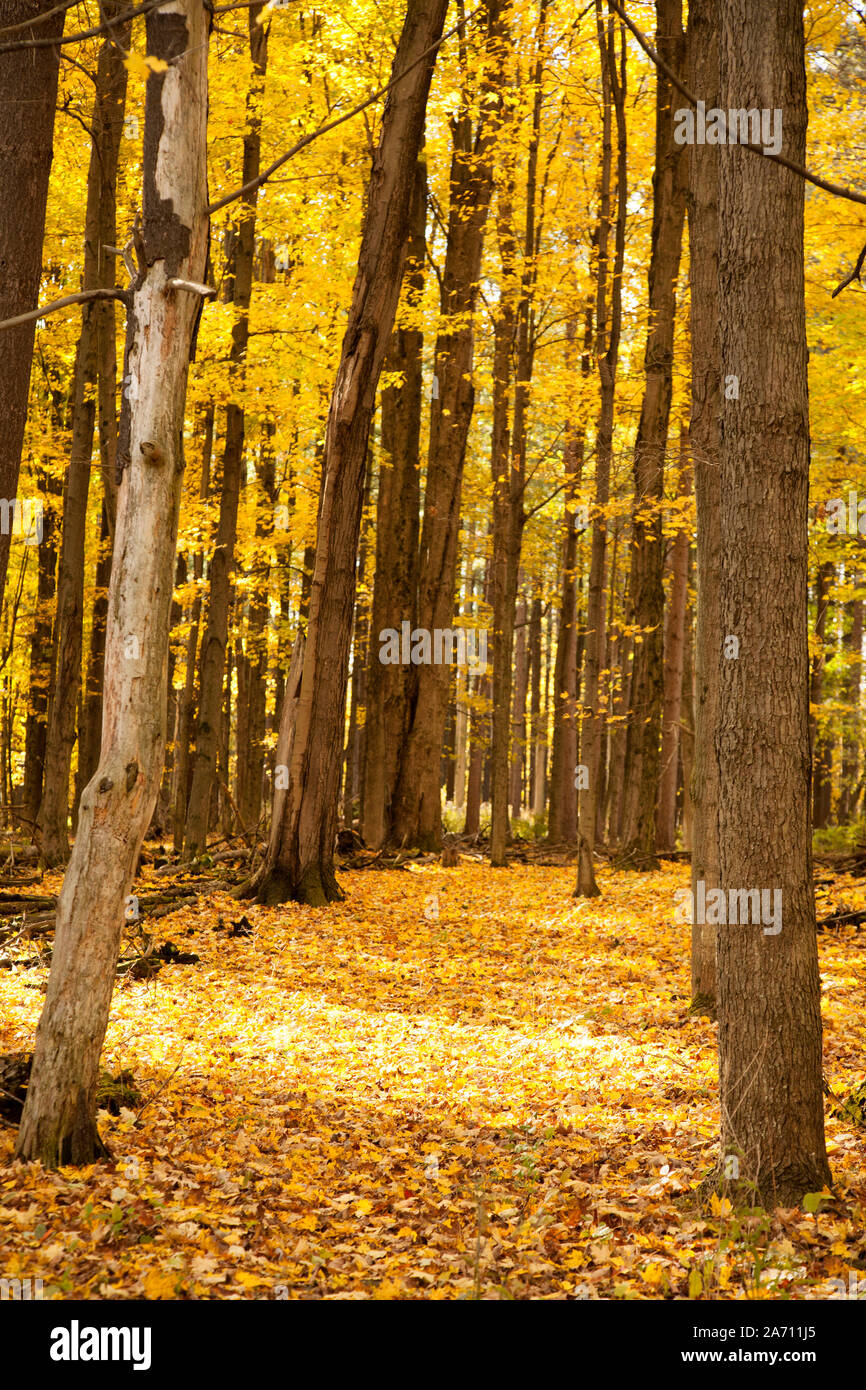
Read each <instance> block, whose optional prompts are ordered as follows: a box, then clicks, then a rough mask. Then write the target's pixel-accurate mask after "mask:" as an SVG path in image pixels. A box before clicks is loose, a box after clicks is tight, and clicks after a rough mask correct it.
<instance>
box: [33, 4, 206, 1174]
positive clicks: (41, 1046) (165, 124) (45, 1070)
mask: <svg viewBox="0 0 866 1390" xmlns="http://www.w3.org/2000/svg"><path fill="white" fill-rule="evenodd" d="M146 22H147V52H148V54H150V55H152V56H153V57H154V58H158V59H160V60H161V63H162V67H163V70H162V71H160V72H152V73H151V75H150V76H149V77H148V79H147V88H146V104H145V133H144V168H143V182H144V193H143V209H144V212H143V223H142V231H141V235H140V238H139V253H140V256H141V264H140V267H139V272H138V276H137V278H136V280H135V283H134V286H133V289H132V301H131V305H130V310H129V314H130V322H129V331H128V337H127V354H126V363H125V374H126V376H127V378H128V382H129V389H128V391H127V394H126V398H125V406H124V412H125V416H124V421H123V422H122V427H121V436H120V439H121V443H120V447H119V449H118V466H119V468H121V469H122V479H123V480H122V483H121V487H120V494H119V498H118V511H117V532H116V537H115V562H114V567H113V570H112V575H111V591H110V595H109V603H108V638H107V645H106V663H105V708H104V718H103V736H102V752H101V756H100V761H99V767H98V768H97V770H96V773H95V775H94V777H93V779H92V781H91V782H90V783H89V784H88V786H87V787H86V788H85V791H84V795H83V797H82V800H81V809H80V814H79V827H78V835H77V836H76V840H75V846H74V849H73V851H72V858H71V860H70V864H69V868H68V869H67V872H66V877H65V878H64V881H63V888H62V890H61V893H60V898H59V902H58V907H57V928H56V934H55V947H54V957H53V961H52V965H51V975H50V977H49V981H48V994H47V997H46V1001H45V1008H44V1010H43V1013H42V1018H41V1020H40V1023H39V1028H38V1030H37V1034H36V1048H35V1055H34V1060H33V1070H32V1073H31V1078H30V1085H29V1088H28V1091H27V1100H26V1103H25V1106H24V1114H23V1116H22V1120H21V1128H20V1131H19V1134H18V1143H17V1146H16V1154H17V1156H18V1157H19V1158H25V1159H41V1161H42V1162H43V1163H44V1164H45V1165H46V1166H48V1167H54V1166H56V1165H58V1164H63V1163H90V1162H92V1161H93V1159H94V1158H96V1157H98V1156H99V1155H100V1154H102V1153H104V1147H103V1145H102V1142H101V1140H100V1138H99V1135H98V1132H97V1128H96V1112H95V1103H96V1085H97V1076H98V1063H99V1054H100V1051H101V1049H102V1043H103V1039H104V1037H105V1030H106V1027H107V1024H108V1014H109V1006H110V1003H111V995H112V990H113V987H114V977H115V968H116V964H117V952H118V947H119V943H120V934H121V928H122V925H123V918H124V900H125V897H126V895H127V894H128V892H129V889H130V886H131V884H132V879H133V874H134V872H135V866H136V863H137V860H138V854H139V850H140V848H141V842H142V839H143V837H144V833H145V831H146V829H147V826H148V823H149V821H150V816H151V812H152V810H153V806H154V802H155V800H156V795H157V792H158V790H159V780H160V775H161V772H162V763H163V754H164V750H165V734H166V731H165V727H164V721H165V693H166V692H165V680H166V653H167V648H168V635H169V612H170V608H171V598H172V581H173V578H174V561H175V546H176V543H177V524H178V511H179V507H180V491H181V480H182V475H183V422H184V401H185V395H186V380H187V372H188V364H189V357H190V350H191V345H192V339H193V331H194V327H195V324H196V320H197V316H198V313H199V309H200V303H201V301H200V298H199V295H198V294H197V293H191V292H190V291H189V290H187V289H184V288H175V287H173V282H174V281H176V280H184V281H191V282H193V283H199V284H200V283H201V281H202V278H203V275H204V269H205V259H206V255H207V238H208V217H207V187H206V144H205V131H206V121H207V54H208V29H209V25H208V19H207V17H206V15H205V10H204V6H203V4H202V3H201V0H173V3H172V4H170V5H166V6H164V7H163V8H162V9H159V10H152V11H151V12H150V13H149V14H148V16H147V21H146ZM181 57H182V61H177V60H178V59H179V58H181ZM145 326H146V328H147V332H146V333H145V332H144V331H142V330H143V329H144V327H145ZM130 402H131V403H132V405H131V408H130Z"/></svg>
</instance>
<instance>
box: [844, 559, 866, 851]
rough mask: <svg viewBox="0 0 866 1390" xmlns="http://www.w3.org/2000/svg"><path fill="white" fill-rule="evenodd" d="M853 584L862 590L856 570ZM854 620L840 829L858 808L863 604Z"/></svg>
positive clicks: (848, 649)
mask: <svg viewBox="0 0 866 1390" xmlns="http://www.w3.org/2000/svg"><path fill="white" fill-rule="evenodd" d="M852 578H853V582H854V584H855V585H856V586H857V587H858V588H859V586H860V584H861V582H862V581H861V576H860V575H859V574H858V573H857V571H856V570H855V572H854V574H853V576H852ZM849 607H850V610H851V620H850V624H849V627H848V631H847V633H846V634H845V654H846V666H845V680H844V699H845V700H846V702H847V704H848V710H847V711H846V713H845V719H844V723H843V726H842V794H841V797H840V799H839V811H838V818H839V824H840V825H847V824H848V823H849V821H851V820H853V819H854V816H855V813H856V811H855V808H856V801H857V796H856V787H857V769H858V767H859V763H860V684H861V680H862V667H863V600H862V598H855V599H852V600H851V602H850V605H849Z"/></svg>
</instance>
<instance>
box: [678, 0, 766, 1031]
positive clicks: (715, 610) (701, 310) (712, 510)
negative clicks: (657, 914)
mask: <svg viewBox="0 0 866 1390" xmlns="http://www.w3.org/2000/svg"><path fill="white" fill-rule="evenodd" d="M718 26H719V21H718V3H717V0H690V3H689V39H688V44H689V84H688V85H689V86H690V87H691V89H692V91H698V92H700V93H701V94H702V95H703V96H705V99H706V103H707V108H708V109H711V108H712V107H714V106H716V105H717V104H718V91H719V58H718V49H719V27H718ZM738 101H739V98H738ZM748 157H751V156H748ZM689 261H690V276H691V339H692V404H691V421H690V425H689V437H690V440H691V449H692V459H693V461H694V469H695V503H696V509H697V595H698V597H697V622H696V627H695V639H694V671H695V697H694V720H695V739H694V763H693V766H692V775H691V782H690V791H691V801H692V808H693V815H694V845H693V849H692V896H693V899H694V897H695V895H696V894H697V891H698V884H699V883H703V884H704V885H705V888H706V891H707V892H710V891H711V890H712V889H716V888H718V887H719V843H718V840H719V770H718V762H717V759H716V754H715V746H714V740H715V734H716V721H717V718H718V715H717V711H718V700H719V652H720V650H721V647H722V637H723V632H722V627H721V611H720V607H719V569H720V565H721V559H720V545H721V537H720V535H719V524H720V523H719V507H720V505H721V501H720V494H719V457H720V455H719V449H720V439H719V413H720V411H721V408H722V384H723V383H722V358H721V350H720V346H719V150H718V146H717V145H699V144H694V145H691V146H690V147H689ZM726 370H727V371H729V372H731V373H736V372H738V371H739V370H740V368H739V365H738V364H737V363H733V362H731V363H728V364H727V366H726ZM731 389H732V390H733V389H734V386H733V382H732V384H731ZM736 408H737V407H736V406H733V409H736ZM715 997H716V928H715V926H714V925H713V924H712V923H710V922H703V923H701V922H698V921H697V920H696V921H694V922H693V923H692V1007H693V1009H695V1010H696V1011H697V1012H708V1013H710V1014H712V1012H713V1010H714V1008H715Z"/></svg>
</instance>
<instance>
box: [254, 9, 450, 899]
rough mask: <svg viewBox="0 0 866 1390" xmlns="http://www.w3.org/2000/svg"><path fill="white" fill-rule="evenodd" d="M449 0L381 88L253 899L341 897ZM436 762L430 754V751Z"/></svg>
mask: <svg viewBox="0 0 866 1390" xmlns="http://www.w3.org/2000/svg"><path fill="white" fill-rule="evenodd" d="M446 9H447V0H411V3H410V4H409V7H408V11H407V14H406V20H405V23H404V26H403V32H402V35H401V37H400V43H399V46H398V49H397V53H396V55H395V58H394V68H393V71H394V74H395V75H397V74H399V73H401V72H403V70H404V69H405V68H408V67H409V66H410V65H411V64H414V67H413V68H412V72H411V74H410V75H407V77H406V78H405V79H404V81H402V82H400V83H399V84H398V85H397V86H396V87H394V88H393V89H392V91H391V93H390V95H389V98H388V101H387V104H386V107H385V113H384V116H383V120H382V132H381V135H380V138H379V145H378V148H377V150H376V153H375V155H374V158H373V168H372V172H371V176H370V185H369V192H368V198H367V208H366V212H365V215H364V225H363V230H362V235H361V250H360V254H359V259H358V273H357V276H356V279H355V287H354V292H353V297H352V304H351V307H350V309H349V322H348V325H347V328H346V335H345V338H344V339H343V348H342V352H341V357H340V365H339V368H338V370H337V379H336V383H335V386H334V392H333V396H332V398H331V407H330V410H329V413H328V424H327V429H326V435H325V452H324V458H323V461H322V487H321V492H320V498H319V517H318V530H317V539H316V558H315V568H314V571H313V580H312V590H311V594H310V616H309V625H308V631H307V648H306V655H305V658H304V672H303V678H302V681H301V690H300V695H299V697H298V709H297V720H296V727H295V737H294V743H293V749H292V764H291V772H290V781H289V792H288V797H287V801H286V806H285V811H284V814H283V816H282V820H281V824H280V825H279V827H278V836H277V837H276V840H275V841H272V846H271V848H270V849H269V852H268V856H267V859H266V863H265V871H264V874H263V876H262V880H261V883H260V885H259V894H260V897H261V899H262V901H265V902H279V901H285V900H286V899H287V898H295V899H298V900H300V901H302V902H309V903H314V904H321V903H324V902H326V901H328V900H331V899H335V898H339V897H342V892H341V890H340V888H339V885H338V883H337V880H336V876H335V874H334V842H335V838H336V828H337V801H338V796H339V783H340V755H341V752H342V744H343V728H344V722H343V721H344V712H345V701H346V680H347V676H348V666H349V648H350V645H351V639H352V613H353V609H354V599H355V566H356V560H357V552H358V535H359V530H360V524H361V505H362V500H363V493H364V473H365V468H366V463H367V443H368V437H369V431H370V421H371V419H372V416H373V410H374V407H375V401H376V389H377V386H378V382H379V374H380V372H381V370H382V363H383V360H384V357H385V350H386V348H387V345H388V337H389V335H390V333H391V331H392V329H393V326H394V316H395V313H396V310H397V302H398V298H399V294H400V285H401V281H402V278H403V269H404V264H405V259H406V252H407V249H408V239H409V233H410V229H411V217H412V198H413V193H414V189H415V178H416V167H415V166H416V164H417V161H418V155H419V152H420V149H421V142H422V139H423V133H424V118H425V113H426V107H427V94H428V91H429V87H430V79H431V77H432V74H433V65H434V62H435V53H431V54H429V55H428V57H426V58H425V59H423V60H422V61H418V59H419V58H420V55H421V54H422V53H425V52H426V50H428V49H429V48H430V47H431V45H433V44H435V43H436V41H437V40H438V38H439V37H440V35H441V33H442V29H443V25H444V21H445V12H446ZM437 766H438V758H437Z"/></svg>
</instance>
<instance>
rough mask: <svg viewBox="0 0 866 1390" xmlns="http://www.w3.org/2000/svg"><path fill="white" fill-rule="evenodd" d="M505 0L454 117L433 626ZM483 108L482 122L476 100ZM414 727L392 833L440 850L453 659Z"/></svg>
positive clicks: (421, 610)
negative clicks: (474, 111) (475, 114)
mask: <svg viewBox="0 0 866 1390" xmlns="http://www.w3.org/2000/svg"><path fill="white" fill-rule="evenodd" d="M502 9H503V4H502V0H484V6H483V10H482V13H481V14H480V15H478V16H477V17H476V19H475V21H474V22H475V24H476V25H478V26H481V25H485V26H486V31H487V52H486V59H485V61H486V66H485V69H484V75H483V77H482V79H481V82H480V91H479V89H478V88H477V87H476V79H474V78H472V79H467V81H469V82H471V89H470V90H468V91H467V92H465V93H464V95H463V99H462V102H461V110H460V113H459V115H458V116H457V117H455V119H454V120H453V121H452V124H451V128H452V136H453V152H452V160H451V171H450V184H449V187H450V206H449V212H448V235H447V248H446V253H445V267H444V271H443V274H442V287H441V318H440V327H439V332H438V334H437V338H436V349H435V354H434V368H433V371H434V376H435V380H436V386H437V393H436V395H435V396H434V397H433V400H432V402H431V409H430V444H429V450H428V455H427V486H426V491H425V496H424V521H423V525H422V530H421V565H420V579H419V593H418V626H419V627H420V628H422V629H424V630H426V631H427V632H429V633H430V634H431V636H432V633H433V631H434V630H436V629H437V628H438V629H439V630H441V631H444V630H446V629H450V627H451V619H452V615H453V612H454V588H455V583H456V578H457V543H458V534H459V526H460V501H461V493H462V487H463V466H464V462H465V457H466V441H467V437H468V434H469V426H470V423H471V420H472V410H473V405H474V399H475V387H474V384H473V380H472V351H473V341H474V326H473V320H474V311H475V303H476V299H477V296H478V282H479V278H480V273H481V250H482V245H483V241H484V227H485V224H486V221H487V212H488V208H489V204H490V196H491V192H492V187H493V168H492V159H493V150H494V142H495V136H496V130H497V127H498V122H499V110H500V97H499V94H498V93H499V89H500V88H501V83H502V69H503V65H504V60H505V40H504V37H503V35H504V24H503V20H502V15H501V12H502ZM476 95H478V96H480V101H479V103H478V105H479V109H480V111H481V113H482V114H481V116H480V117H479V120H478V122H477V124H476V125H475V128H474V129H473V121H472V115H471V113H470V109H469V107H470V102H471V100H472V98H474V97H475V96H476ZM409 682H410V688H409V711H408V720H407V734H406V740H405V742H404V744H403V747H402V748H401V750H400V754H399V758H398V776H397V782H396V786H395V791H394V798H393V822H392V832H391V833H392V839H393V840H394V841H395V843H397V844H407V845H415V846H418V848H420V849H436V850H438V849H439V847H440V845H441V843H442V805H441V798H440V791H439V772H440V766H439V760H440V752H441V748H442V741H443V738H444V734H445V718H446V714H447V709H448V688H449V671H448V668H447V666H443V665H435V664H432V663H431V664H430V665H426V666H413V667H412V669H411V671H410V673H409Z"/></svg>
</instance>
